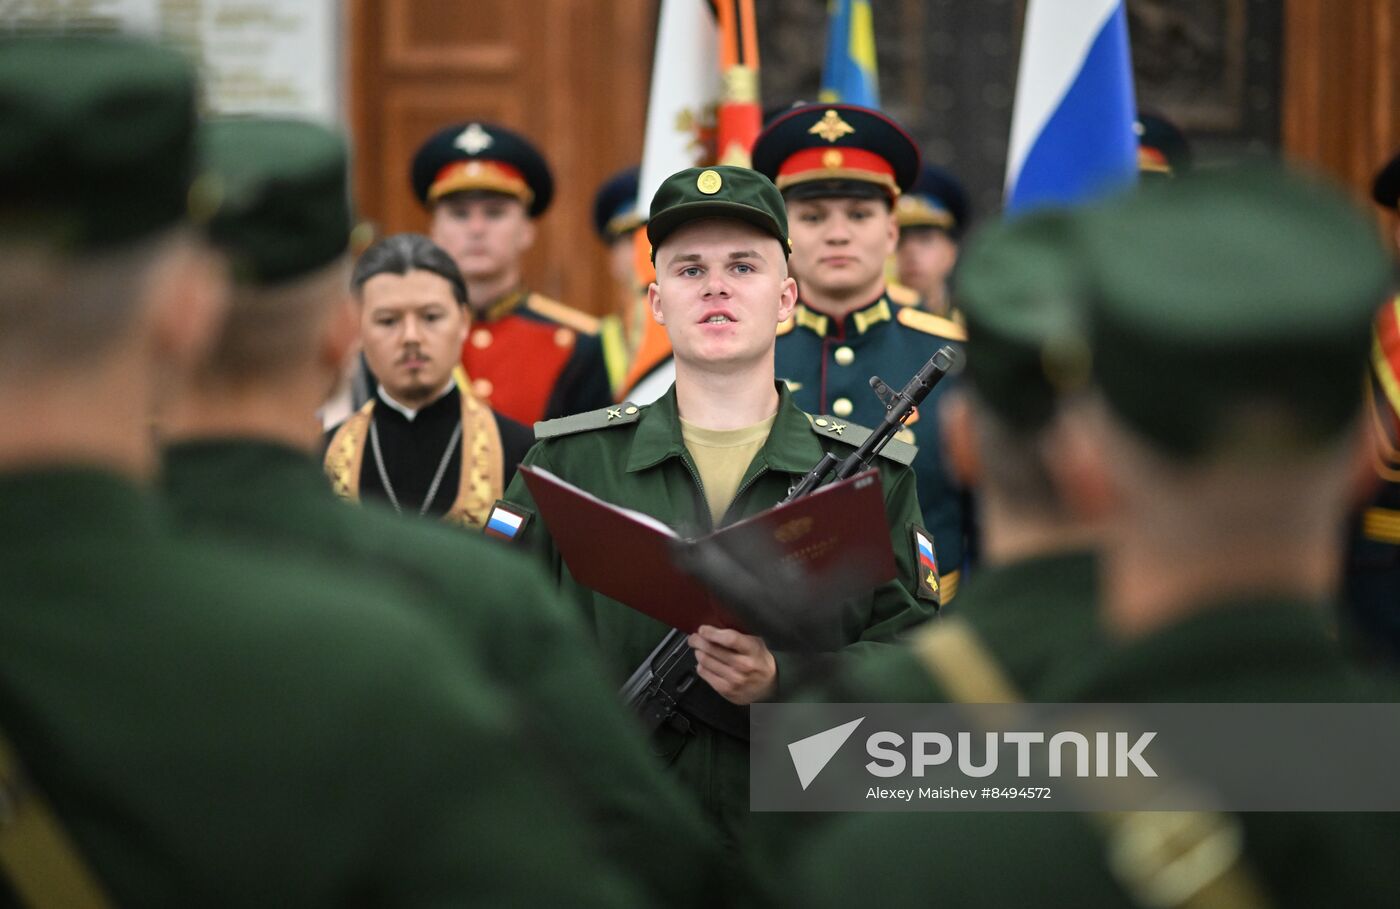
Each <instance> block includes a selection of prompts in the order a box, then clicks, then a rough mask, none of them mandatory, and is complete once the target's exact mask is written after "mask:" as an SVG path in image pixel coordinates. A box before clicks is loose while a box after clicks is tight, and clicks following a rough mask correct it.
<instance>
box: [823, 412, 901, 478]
mask: <svg viewBox="0 0 1400 909" xmlns="http://www.w3.org/2000/svg"><path fill="white" fill-rule="evenodd" d="M811 421H812V432H815V433H816V434H817V435H819V436H822V437H824V438H828V439H839V440H841V441H842V442H845V443H846V444H847V445H850V446H851V447H852V448H859V447H860V446H861V443H862V442H864V441H865V440H866V439H868V438H870V434H871V433H872V432H873V431H874V430H871V429H867V428H866V427H864V426H861V425H860V424H859V423H852V422H851V421H850V420H843V419H841V418H840V417H833V416H831V415H829V414H828V415H825V416H820V417H812V418H811ZM918 453H919V448H918V446H917V445H910V444H909V443H908V442H901V441H900V440H899V439H898V438H894V439H890V441H889V442H888V443H886V445H885V447H884V448H882V449H880V454H881V456H883V457H886V458H889V459H890V460H891V461H894V462H895V463H897V464H903V465H904V466H906V467H908V466H909V465H910V464H913V463H914V455H916V454H918Z"/></svg>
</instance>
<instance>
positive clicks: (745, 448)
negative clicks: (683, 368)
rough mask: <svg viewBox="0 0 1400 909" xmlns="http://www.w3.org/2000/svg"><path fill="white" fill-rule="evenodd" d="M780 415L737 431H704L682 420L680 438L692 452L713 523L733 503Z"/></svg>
mask: <svg viewBox="0 0 1400 909" xmlns="http://www.w3.org/2000/svg"><path fill="white" fill-rule="evenodd" d="M777 416H778V415H777V414H776V413H774V414H773V416H771V417H769V418H768V419H766V420H764V421H763V422H761V423H754V424H753V425H752V426H741V427H739V428H738V429H705V428H703V427H700V426H696V425H695V424H694V423H687V422H686V421H685V420H684V419H682V420H681V438H682V439H684V440H685V447H686V450H687V451H689V452H690V457H691V460H693V461H694V462H695V469H696V470H698V471H699V472H700V484H701V485H702V486H704V487H705V504H707V505H709V506H710V520H712V521H713V522H714V523H716V524H718V523H719V519H720V518H722V517H724V513H725V512H726V511H727V510H728V509H729V504H730V503H731V502H733V501H734V495H735V494H736V493H737V492H738V491H739V482H740V481H741V480H743V479H744V473H745V471H747V470H748V469H749V464H750V463H752V462H753V456H754V455H756V454H758V451H759V449H761V448H762V447H763V443H764V442H766V441H768V433H769V431H770V430H772V428H773V420H774V419H776V418H777Z"/></svg>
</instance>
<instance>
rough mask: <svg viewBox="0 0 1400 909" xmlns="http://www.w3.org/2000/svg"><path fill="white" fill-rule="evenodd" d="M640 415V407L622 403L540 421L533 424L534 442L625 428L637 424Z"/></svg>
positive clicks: (630, 403)
mask: <svg viewBox="0 0 1400 909" xmlns="http://www.w3.org/2000/svg"><path fill="white" fill-rule="evenodd" d="M641 415H642V407H641V406H639V405H636V404H633V403H632V402H631V401H623V402H622V403H621V404H612V405H610V406H608V407H600V408H598V409H597V410H588V411H584V412H583V413H576V414H571V415H570V416H567V417H559V418H558V419H555V420H541V421H540V422H538V423H536V424H535V441H537V442H538V441H540V440H542V439H553V438H556V437H558V436H571V435H573V434H574V433H578V432H588V431H589V430H593V429H606V428H608V427H609V426H625V425H627V424H628V423H635V422H637V420H638V419H639V418H640V417H641Z"/></svg>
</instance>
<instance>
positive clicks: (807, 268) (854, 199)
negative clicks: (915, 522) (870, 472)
mask: <svg viewBox="0 0 1400 909" xmlns="http://www.w3.org/2000/svg"><path fill="white" fill-rule="evenodd" d="M753 163H754V169H755V170H757V171H758V172H759V173H762V174H764V175H766V176H767V177H768V178H769V179H771V180H773V182H775V183H776V184H777V185H778V189H780V190H782V192H783V198H784V200H785V201H786V203H787V205H788V211H789V213H790V215H791V221H792V259H793V271H794V272H795V273H796V274H797V278H798V304H797V308H796V310H795V312H794V314H793V316H792V318H790V319H788V320H785V321H784V322H783V324H782V325H781V326H779V328H778V334H779V337H778V348H777V351H778V352H777V370H778V377H779V378H781V379H783V380H784V381H786V382H787V383H788V388H789V390H790V391H791V392H792V395H793V400H794V401H795V402H796V403H797V406H799V407H801V408H802V409H803V410H806V411H809V412H811V413H819V414H832V415H834V416H835V417H836V418H838V419H841V420H846V419H850V420H855V421H856V422H858V423H863V424H865V425H866V426H874V425H876V424H878V423H879V422H880V419H881V418H882V417H883V416H884V412H885V405H884V402H883V401H881V400H880V399H879V398H878V397H877V396H876V395H875V393H874V392H873V391H871V390H870V385H869V381H870V377H871V376H872V375H874V374H876V373H879V374H881V375H896V376H908V375H913V374H914V373H915V372H916V371H917V370H918V369H919V367H920V366H922V365H923V364H924V362H925V361H927V360H928V358H929V357H930V356H932V355H933V352H934V351H935V350H937V349H938V348H939V347H941V346H942V345H943V344H945V343H947V342H948V341H961V340H963V338H964V337H965V336H964V333H963V329H962V326H960V325H957V324H955V323H954V322H953V321H951V320H949V319H944V318H940V317H938V316H935V315H933V314H931V313H926V312H922V311H920V310H919V309H918V308H917V307H915V306H901V305H899V304H898V303H894V302H892V301H891V300H890V298H889V295H888V293H887V292H886V286H885V260H886V259H888V258H889V256H890V254H891V253H893V252H894V250H895V244H896V242H897V241H898V240H899V225H898V223H897V222H896V219H895V214H894V208H895V203H896V201H897V200H898V198H899V196H900V194H901V193H902V192H904V191H905V190H907V189H909V187H911V186H912V185H913V183H914V179H915V177H916V176H917V175H918V172H919V149H918V147H917V146H915V144H914V140H912V139H910V138H909V135H908V134H907V133H906V132H905V131H904V130H903V128H901V127H900V126H899V125H898V124H897V123H895V122H894V121H893V120H891V119H890V118H888V117H886V116H885V115H884V114H882V113H880V112H879V111H875V110H870V109H868V108H863V107H855V106H853V105H849V104H816V105H808V106H806V107H799V108H795V109H793V110H790V111H788V112H787V113H785V114H783V115H782V116H780V117H778V118H777V119H776V120H774V121H773V122H772V123H770V124H768V126H767V128H766V129H764V131H763V133H762V134H761V135H759V137H758V139H757V141H755V143H754V147H753ZM956 385H957V382H956V381H945V382H943V383H942V384H940V385H939V386H938V387H937V388H935V389H934V390H933V393H932V394H930V395H929V397H928V400H926V401H925V402H924V404H923V406H922V407H920V408H919V410H918V412H917V413H916V414H915V416H914V417H913V418H911V419H910V420H909V422H908V423H906V424H905V425H906V428H907V432H904V431H902V432H901V434H900V435H901V437H902V438H904V440H905V441H908V442H910V443H912V444H916V445H918V447H919V453H918V456H917V457H916V458H915V459H914V473H915V475H916V476H917V477H918V480H919V507H920V508H921V509H922V510H923V516H924V526H925V527H927V528H928V529H929V530H930V531H932V532H933V541H934V546H935V548H936V549H937V553H938V564H939V566H940V568H941V569H942V584H943V588H942V595H943V602H945V603H947V602H948V601H949V600H951V599H952V598H953V597H954V596H956V595H957V591H958V582H959V579H960V577H961V571H960V568H961V565H962V562H963V555H964V552H965V551H966V550H965V548H964V536H965V534H966V529H967V528H966V527H965V525H966V523H967V521H966V509H965V508H964V504H963V492H962V490H960V489H959V488H958V487H957V485H956V483H955V481H954V479H953V477H952V475H951V473H950V472H949V470H948V467H947V464H946V463H945V461H944V460H943V445H942V441H941V435H940V432H939V425H938V419H937V414H938V401H939V400H940V399H941V398H942V397H943V396H944V395H945V394H947V392H948V390H949V389H950V388H953V387H955V386H956Z"/></svg>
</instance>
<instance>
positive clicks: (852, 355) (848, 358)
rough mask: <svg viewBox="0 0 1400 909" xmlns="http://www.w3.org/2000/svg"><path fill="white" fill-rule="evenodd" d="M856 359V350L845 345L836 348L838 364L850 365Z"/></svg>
mask: <svg viewBox="0 0 1400 909" xmlns="http://www.w3.org/2000/svg"><path fill="white" fill-rule="evenodd" d="M855 361H856V352H855V351H854V350H851V349H850V348H849V347H844V346H843V347H838V348H836V365H838V366H850V365H851V364H852V363H854V362H855ZM841 416H843V417H844V416H845V414H842V415H841Z"/></svg>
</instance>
